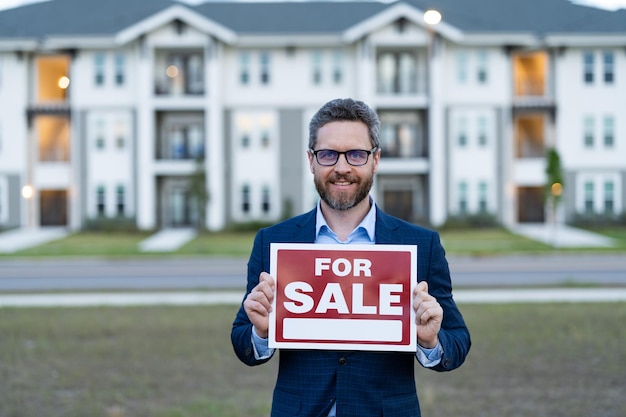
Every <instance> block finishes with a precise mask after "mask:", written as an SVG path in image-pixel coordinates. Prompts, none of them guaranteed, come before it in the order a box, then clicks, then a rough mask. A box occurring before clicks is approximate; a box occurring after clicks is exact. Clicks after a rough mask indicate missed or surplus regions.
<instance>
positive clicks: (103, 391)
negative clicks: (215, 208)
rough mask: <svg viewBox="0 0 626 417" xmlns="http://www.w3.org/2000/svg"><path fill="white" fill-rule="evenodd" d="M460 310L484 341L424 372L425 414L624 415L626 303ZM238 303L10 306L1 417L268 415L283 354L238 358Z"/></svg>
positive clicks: (0, 359)
mask: <svg viewBox="0 0 626 417" xmlns="http://www.w3.org/2000/svg"><path fill="white" fill-rule="evenodd" d="M460 307H461V310H462V312H463V314H464V316H465V318H466V320H467V323H468V326H469V328H470V331H471V333H472V340H473V347H472V350H471V352H470V355H469V357H468V359H467V362H466V363H465V364H464V365H463V367H461V368H460V369H458V370H455V371H453V372H451V373H443V374H437V373H435V372H432V371H428V370H425V369H422V368H421V367H419V366H418V367H417V369H416V380H417V387H418V392H419V396H420V401H421V403H422V411H423V415H424V416H425V417H427V416H437V417H458V416H470V417H475V416H480V417H505V416H510V417H526V416H528V417H537V416H540V417H548V416H549V417H559V416H563V417H566V416H567V417H589V416H603V417H621V416H624V415H626V373H625V372H624V369H625V368H626V349H624V346H625V345H626V332H624V323H625V322H626V303H616V304H512V305H475V304H468V305H461V306H460ZM236 308H237V307H236V306H190V307H164V306H152V307H108V308H105V307H101V308H98V307H93V308H41V309H35V308H0V335H1V337H0V416H3V417H41V416H46V417H57V416H58V417H61V416H63V417H73V416H75V417H84V416H90V417H100V416H102V417H126V416H133V417H194V416H197V417H207V416H217V417H239V416H241V417H244V416H245V417H262V416H267V415H268V412H269V408H270V402H271V393H272V389H273V385H274V381H275V377H276V365H277V362H278V361H277V358H274V359H273V360H272V361H270V362H269V363H267V364H265V365H263V366H259V367H254V368H248V367H246V366H244V365H243V364H241V363H240V362H238V360H237V359H236V357H235V355H234V353H233V352H232V348H231V346H230V338H229V333H230V325H231V322H232V319H233V317H234V314H235V311H236Z"/></svg>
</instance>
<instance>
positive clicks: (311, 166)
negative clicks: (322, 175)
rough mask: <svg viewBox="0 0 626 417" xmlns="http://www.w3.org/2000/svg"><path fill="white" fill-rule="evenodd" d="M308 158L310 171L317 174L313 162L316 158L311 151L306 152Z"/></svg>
mask: <svg viewBox="0 0 626 417" xmlns="http://www.w3.org/2000/svg"><path fill="white" fill-rule="evenodd" d="M306 156H307V158H309V169H310V170H311V174H315V170H314V169H313V160H314V159H315V156H314V155H313V153H312V152H311V151H306Z"/></svg>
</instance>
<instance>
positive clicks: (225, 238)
mask: <svg viewBox="0 0 626 417" xmlns="http://www.w3.org/2000/svg"><path fill="white" fill-rule="evenodd" d="M597 232H599V233H602V234H605V235H607V236H610V237H612V238H613V239H615V241H616V242H617V245H616V247H615V248H608V249H606V248H596V249H593V248H579V249H559V250H557V249H553V248H552V247H550V246H548V245H545V244H543V243H540V242H537V241H534V240H531V239H528V238H525V237H523V236H518V235H514V234H512V233H510V232H508V231H507V230H505V229H500V228H493V229H463V230H442V231H441V239H442V242H443V244H444V247H445V248H446V252H447V253H448V254H449V255H502V254H524V253H526V254H537V253H558V252H606V253H611V252H613V253H614V252H624V251H626V227H622V228H613V229H606V230H605V229H600V230H597ZM254 235H255V232H230V233H229V232H219V233H217V232H216V233H209V232H206V233H201V234H199V235H198V236H197V237H196V238H195V239H193V240H192V241H190V242H189V243H188V244H186V245H185V246H183V247H182V248H180V249H179V250H177V251H175V252H171V253H157V254H154V253H142V252H140V251H139V242H141V241H142V240H143V239H145V238H146V237H148V234H147V233H137V232H133V233H130V232H128V233H125V232H113V233H104V232H101V233H96V232H80V233H75V234H72V235H70V236H68V237H66V238H64V239H60V240H57V241H54V242H50V243H47V244H43V245H40V246H36V247H33V248H29V249H25V250H22V251H18V252H16V253H13V254H0V259H3V258H4V259H6V258H9V257H63V256H94V257H106V258H121V257H126V258H128V257H150V256H152V257H154V256H158V257H164V256H167V257H180V256H190V257H193V256H236V257H247V256H248V255H249V253H250V250H251V248H252V243H253V240H254Z"/></svg>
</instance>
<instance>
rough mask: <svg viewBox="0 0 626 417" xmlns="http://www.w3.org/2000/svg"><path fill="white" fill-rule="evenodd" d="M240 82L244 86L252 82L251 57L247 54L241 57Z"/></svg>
mask: <svg viewBox="0 0 626 417" xmlns="http://www.w3.org/2000/svg"><path fill="white" fill-rule="evenodd" d="M239 82H240V83H241V84H242V85H247V84H248V83H249V82H250V55H248V54H247V53H245V52H244V53H242V54H241V55H239Z"/></svg>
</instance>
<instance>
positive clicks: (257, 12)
mask: <svg viewBox="0 0 626 417" xmlns="http://www.w3.org/2000/svg"><path fill="white" fill-rule="evenodd" d="M388 7H389V4H388V3H380V2H376V1H343V2H339V1H304V2H257V3H244V2H232V1H231V2H207V3H203V4H201V5H198V6H195V7H193V9H194V10H196V11H197V12H199V13H201V14H203V15H204V16H206V17H207V18H209V19H212V20H215V21H217V22H219V23H221V24H222V25H224V26H226V27H228V28H229V29H231V30H233V31H235V32H237V33H245V34H251V33H270V34H273V33H278V34H281V33H283V34H284V33H289V34H293V33H302V34H312V33H337V32H342V31H344V30H346V29H348V28H350V27H351V26H353V25H355V24H357V23H359V22H362V21H363V20H365V19H367V18H369V17H372V16H374V15H375V14H376V13H379V12H380V11H382V10H384V9H386V8H388Z"/></svg>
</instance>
